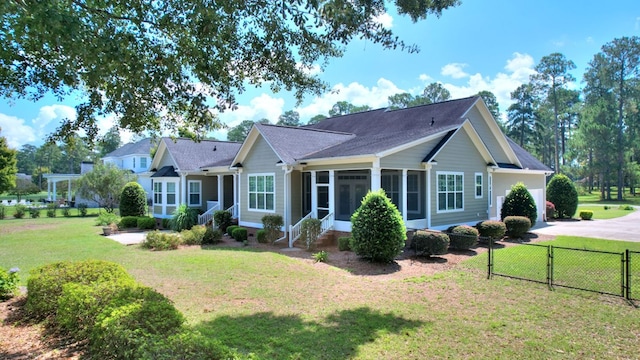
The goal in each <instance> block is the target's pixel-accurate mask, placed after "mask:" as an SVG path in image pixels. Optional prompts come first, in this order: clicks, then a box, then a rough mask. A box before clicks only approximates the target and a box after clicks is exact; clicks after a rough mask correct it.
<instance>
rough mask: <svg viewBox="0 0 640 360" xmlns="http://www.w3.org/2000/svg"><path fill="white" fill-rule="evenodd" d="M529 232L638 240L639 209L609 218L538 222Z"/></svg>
mask: <svg viewBox="0 0 640 360" xmlns="http://www.w3.org/2000/svg"><path fill="white" fill-rule="evenodd" d="M531 232H534V233H537V234H546V235H571V236H583V237H592V238H600V239H609V240H623V241H634V242H640V210H638V208H636V211H634V212H632V213H631V214H629V215H626V216H623V217H619V218H615V219H609V220H589V221H579V220H575V221H551V222H546V223H545V222H538V223H537V224H536V226H534V227H533V229H531Z"/></svg>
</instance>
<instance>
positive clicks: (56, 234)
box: [0, 218, 640, 359]
mask: <svg viewBox="0 0 640 360" xmlns="http://www.w3.org/2000/svg"><path fill="white" fill-rule="evenodd" d="M94 221H95V218H93V219H92V218H56V219H48V218H41V219H23V220H0V266H3V267H5V268H9V267H16V266H17V267H19V268H20V269H21V273H20V274H21V280H22V282H23V284H25V283H26V279H27V273H28V271H29V270H30V269H33V268H34V267H36V266H39V265H42V264H45V263H49V262H52V261H57V260H81V259H88V258H95V259H104V260H110V261H115V262H118V263H120V264H122V265H123V266H125V267H126V268H127V269H128V270H129V271H130V272H131V273H132V274H133V275H134V276H135V277H136V278H137V279H138V280H139V281H140V282H142V283H144V284H146V285H149V286H152V287H154V288H155V289H157V290H158V291H160V292H162V293H164V294H165V295H167V296H169V297H170V298H171V299H172V300H173V301H174V302H175V304H176V306H177V308H178V309H179V310H181V311H182V312H183V313H184V314H185V315H186V317H187V319H188V320H189V324H190V326H192V327H194V328H196V329H198V330H200V331H201V332H202V333H204V334H206V335H208V336H211V337H213V338H217V339H219V340H220V341H222V342H223V343H225V344H228V345H230V346H232V347H235V348H238V349H240V350H241V351H243V352H253V353H254V354H255V355H256V356H257V357H258V358H261V359H425V358H430V359H431V358H435V359H437V358H460V359H465V358H466V359H471V358H474V359H475V358H508V359H527V358H535V359H538V358H547V359H565V358H571V359H573V358H600V359H606V358H610V359H615V358H634V357H636V356H637V339H638V338H639V337H640V312H639V311H638V310H637V309H635V308H633V307H631V306H628V305H626V304H625V303H624V302H623V301H621V300H617V299H616V298H614V297H602V296H599V295H596V294H592V293H587V292H579V291H574V290H569V289H559V290H557V291H548V290H547V289H546V287H544V286H540V285H536V284H531V283H528V282H521V281H514V280H510V279H501V278H495V279H493V280H486V279H485V277H486V274H485V271H484V269H486V267H482V266H479V267H478V269H475V268H474V265H473V262H477V263H478V264H482V257H483V256H482V255H479V256H476V257H474V258H473V260H472V261H471V265H465V266H462V267H459V268H454V269H451V270H448V271H445V272H440V273H436V274H435V275H423V276H416V277H413V278H408V279H399V280H389V279H388V278H379V277H376V276H357V275H353V274H351V273H349V272H348V271H346V270H343V269H339V268H335V267H331V266H330V264H331V259H329V265H327V264H321V263H318V264H314V263H313V262H311V261H303V260H300V259H295V258H290V257H288V256H286V255H283V254H279V253H276V252H259V251H255V250H254V249H252V248H251V247H248V248H219V247H218V248H200V247H190V248H185V249H181V250H178V251H169V252H150V251H146V250H142V249H140V248H138V247H135V246H130V247H125V246H122V245H120V244H118V243H116V242H114V241H112V240H109V239H106V238H104V237H102V236H100V235H98V234H99V233H100V232H101V229H100V228H99V227H96V226H93V223H94ZM611 243H612V244H614V243H615V244H619V242H611ZM353 261H359V260H357V259H355V258H354V260H353ZM484 261H485V264H486V258H485V259H484Z"/></svg>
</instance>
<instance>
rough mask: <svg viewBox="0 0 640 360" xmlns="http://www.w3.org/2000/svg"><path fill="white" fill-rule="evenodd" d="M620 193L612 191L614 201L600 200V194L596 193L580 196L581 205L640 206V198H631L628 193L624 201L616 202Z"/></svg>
mask: <svg viewBox="0 0 640 360" xmlns="http://www.w3.org/2000/svg"><path fill="white" fill-rule="evenodd" d="M627 191H628V189H627ZM617 196H618V193H617V192H616V191H614V190H612V191H611V197H612V198H613V200H600V192H599V191H594V192H592V193H591V194H589V193H587V194H585V195H580V196H578V203H579V204H603V205H604V204H618V205H620V204H628V205H640V196H631V195H629V194H628V193H626V194H625V196H624V198H623V200H622V201H617V200H615V199H616V197H617Z"/></svg>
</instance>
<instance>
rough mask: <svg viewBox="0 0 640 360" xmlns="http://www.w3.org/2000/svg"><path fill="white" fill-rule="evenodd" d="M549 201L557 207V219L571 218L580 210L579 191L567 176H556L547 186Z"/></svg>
mask: <svg viewBox="0 0 640 360" xmlns="http://www.w3.org/2000/svg"><path fill="white" fill-rule="evenodd" d="M547 200H549V201H551V202H552V203H553V205H555V207H556V217H558V218H560V219H565V218H571V217H573V215H575V213H576V210H577V209H578V191H577V190H576V187H575V186H574V185H573V181H571V179H569V178H568V177H567V176H566V175H563V174H556V175H554V176H553V178H552V179H551V181H549V184H548V185H547Z"/></svg>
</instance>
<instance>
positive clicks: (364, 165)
mask: <svg viewBox="0 0 640 360" xmlns="http://www.w3.org/2000/svg"><path fill="white" fill-rule="evenodd" d="M187 141H188V140H187ZM164 144H165V145H164V148H166V149H167V150H168V152H169V153H173V150H172V149H170V146H169V142H168V141H167V140H165V141H164ZM192 144H193V143H192ZM160 146H161V148H162V147H163V145H162V143H161V145H160ZM184 146H187V145H184ZM237 146H238V147H239V150H238V151H237V154H235V156H234V157H232V161H229V162H228V163H226V167H225V164H224V162H223V161H222V158H220V159H219V160H220V161H219V162H216V165H215V166H211V165H208V166H207V165H205V164H206V163H207V161H212V160H213V159H212V158H211V157H210V155H209V154H211V151H206V150H205V151H204V152H203V151H201V150H198V149H196V147H195V145H194V147H193V151H192V152H190V153H189V156H188V157H187V158H188V159H189V161H193V162H195V164H194V165H193V166H190V167H189V169H188V170H187V169H186V167H184V166H183V165H181V164H178V162H177V161H175V160H171V161H169V160H168V159H164V158H165V157H167V155H162V154H160V148H159V150H158V154H156V157H155V158H154V160H153V163H154V165H153V166H152V167H156V168H157V169H159V170H158V172H157V173H156V175H154V176H158V177H162V176H161V175H158V174H159V173H161V172H162V168H163V166H174V168H175V169H176V170H175V171H174V172H171V171H169V170H171V169H168V170H167V169H166V168H164V169H165V172H166V173H168V174H169V175H170V176H169V178H170V179H173V180H171V181H173V182H174V183H176V184H180V185H175V186H182V187H183V190H181V193H180V194H182V197H181V198H180V200H179V201H177V200H176V201H175V203H179V202H180V203H185V202H186V200H187V199H189V197H187V196H186V195H188V192H187V190H186V189H187V188H186V185H187V182H188V181H189V180H191V179H192V178H191V177H190V176H193V179H194V180H195V179H200V178H204V179H206V178H207V177H210V176H212V175H228V176H229V177H230V178H232V179H235V183H234V184H233V193H234V194H236V198H237V200H238V201H237V207H234V210H235V215H236V216H237V218H238V222H239V224H240V225H243V226H248V227H256V228H260V227H262V223H261V219H262V217H263V216H264V215H266V214H280V215H282V216H283V218H284V222H285V227H284V229H285V231H288V232H289V244H290V246H292V243H293V241H295V239H296V234H297V231H298V230H297V229H299V221H300V220H301V219H303V218H304V217H314V218H319V219H323V228H324V229H335V230H339V231H350V230H351V222H350V219H351V215H352V214H353V212H354V211H355V210H356V209H357V208H358V207H359V206H360V203H361V200H362V198H363V196H364V195H366V193H367V192H368V191H369V190H377V189H384V190H385V192H386V193H387V196H388V197H389V198H390V199H391V201H392V202H393V203H394V204H395V205H396V206H397V208H398V210H399V211H400V213H401V214H402V217H403V219H404V221H405V224H406V226H407V228H410V229H411V228H413V229H420V228H432V229H445V228H447V227H448V226H450V225H457V224H472V225H474V224H476V223H477V222H479V221H481V220H486V219H496V218H499V217H500V208H501V205H502V201H503V199H504V196H505V195H506V194H507V193H508V192H509V190H510V188H511V186H512V185H513V184H515V183H516V182H519V181H520V182H523V183H524V184H525V185H526V186H527V188H528V189H529V191H530V192H531V193H532V195H533V196H534V198H535V200H536V203H537V206H538V213H539V216H538V217H539V219H542V218H543V216H544V211H545V199H546V194H545V188H546V177H547V176H548V175H550V174H551V173H552V171H551V169H549V168H548V167H547V166H545V165H544V164H542V163H541V162H540V161H538V160H537V159H535V158H534V157H533V156H532V155H531V154H529V153H528V152H526V151H525V150H524V149H522V148H521V147H519V146H518V145H517V144H515V143H514V142H513V141H511V140H510V139H508V138H507V137H506V136H505V135H504V134H503V133H502V131H501V130H500V127H499V126H498V124H497V123H496V121H495V120H494V119H493V117H492V116H491V113H490V112H489V110H488V109H487V107H486V105H485V104H484V102H483V101H482V99H481V98H480V97H470V98H464V99H459V100H452V101H447V102H442V103H436V104H430V105H423V106H417V107H412V108H408V109H400V110H387V109H379V110H372V111H367V112H361V113H355V114H350V115H345V116H339V117H333V118H329V119H326V120H323V121H321V122H320V123H318V124H314V125H310V126H305V127H284V126H275V125H266V124H255V125H254V127H253V128H252V129H251V131H250V132H249V135H248V136H247V138H246V140H245V141H244V143H243V144H242V146H241V147H240V146H239V145H237ZM159 155H160V156H163V159H164V160H161V159H160V157H159ZM174 158H175V156H174ZM209 159H211V160H209ZM160 165H162V166H160ZM229 165H230V167H229ZM181 166H183V167H181ZM177 168H180V169H181V171H177ZM205 170H206V171H207V172H206V175H203V172H204V171H205ZM190 171H193V175H191V172H190ZM232 172H233V173H235V174H236V176H235V177H234V178H233V177H231V175H230V174H232ZM203 181H204V180H203ZM154 184H155V180H154ZM225 185H226V183H225ZM154 186H156V185H154ZM162 186H164V185H162ZM162 186H158V189H159V193H160V194H161V195H160V197H161V198H162V200H161V201H164V196H165V193H164V192H160V190H162V191H166V190H164V189H165V188H163V187H162ZM211 186H212V185H209V184H208V183H204V182H202V183H201V187H200V191H201V192H202V191H207V190H205V189H206V188H209V187H211ZM222 188H224V189H226V187H222ZM214 189H215V188H214ZM220 189H221V187H220V186H219V190H218V193H220ZM236 190H237V191H236ZM176 191H177V190H173V194H176ZM213 192H214V193H215V191H213ZM170 194H171V193H170ZM154 196H155V195H154ZM173 196H177V195H173ZM225 199H226V197H225ZM225 202H226V200H225ZM235 203H236V202H235V201H234V204H235ZM226 205H228V203H227V204H226ZM154 208H155V207H154ZM154 213H155V211H154ZM162 214H164V215H166V214H167V212H166V210H165V211H163V212H162ZM294 224H295V225H294ZM292 225H294V226H292Z"/></svg>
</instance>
